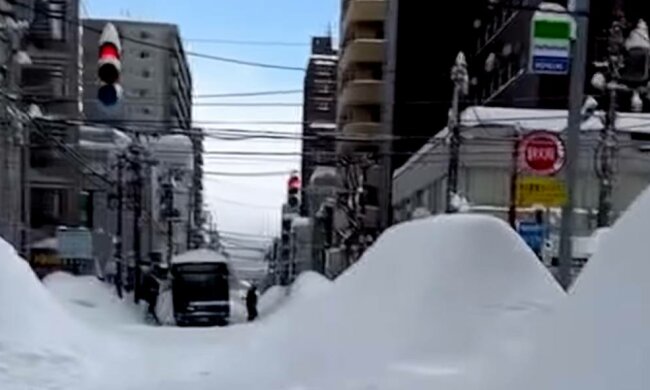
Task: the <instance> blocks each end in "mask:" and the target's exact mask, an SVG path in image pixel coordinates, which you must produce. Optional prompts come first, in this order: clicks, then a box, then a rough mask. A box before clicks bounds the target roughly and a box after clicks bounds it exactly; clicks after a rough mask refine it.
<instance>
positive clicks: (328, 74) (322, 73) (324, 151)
mask: <svg viewBox="0 0 650 390" xmlns="http://www.w3.org/2000/svg"><path fill="white" fill-rule="evenodd" d="M337 63H338V55H337V52H336V50H335V49H334V48H333V47H332V38H331V37H314V38H312V44H311V56H310V57H309V64H308V65H307V71H306V73H305V82H304V87H303V91H304V97H303V99H304V103H303V115H302V117H303V124H302V126H303V127H302V135H303V141H302V169H301V177H302V181H303V193H304V188H305V187H306V184H307V183H308V182H309V180H310V178H311V175H312V173H313V172H314V169H315V168H316V166H318V165H327V166H335V165H336V159H335V155H334V153H335V151H336V145H335V141H334V137H335V129H336V75H337ZM308 202H309V199H307V197H304V199H303V207H304V210H307V207H308V206H307V204H306V203H308Z"/></svg>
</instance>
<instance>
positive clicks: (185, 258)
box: [172, 249, 228, 264]
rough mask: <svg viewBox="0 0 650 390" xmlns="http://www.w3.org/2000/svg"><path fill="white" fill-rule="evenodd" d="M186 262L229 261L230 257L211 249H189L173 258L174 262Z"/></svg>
mask: <svg viewBox="0 0 650 390" xmlns="http://www.w3.org/2000/svg"><path fill="white" fill-rule="evenodd" d="M184 263H228V258H227V257H226V256H224V255H223V254H222V253H220V252H217V251H213V250H210V249H196V250H193V251H187V252H185V253H182V254H180V255H177V256H174V257H173V258H172V264H184Z"/></svg>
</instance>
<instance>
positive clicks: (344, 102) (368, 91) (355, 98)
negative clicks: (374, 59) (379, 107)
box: [339, 79, 383, 112]
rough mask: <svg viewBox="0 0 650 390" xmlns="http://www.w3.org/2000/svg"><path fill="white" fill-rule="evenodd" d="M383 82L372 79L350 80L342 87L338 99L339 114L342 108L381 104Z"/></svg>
mask: <svg viewBox="0 0 650 390" xmlns="http://www.w3.org/2000/svg"><path fill="white" fill-rule="evenodd" d="M382 90H383V81H381V80H373V79H356V80H350V81H348V82H347V83H346V84H345V85H344V86H343V93H342V94H341V97H340V99H339V112H340V111H341V108H342V107H345V106H351V105H372V104H381V102H382V97H383V91H382Z"/></svg>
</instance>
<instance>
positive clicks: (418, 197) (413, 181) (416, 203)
mask: <svg viewBox="0 0 650 390" xmlns="http://www.w3.org/2000/svg"><path fill="white" fill-rule="evenodd" d="M566 118H567V111H566V110H539V109H512V108H496V107H483V106H477V107H469V108H468V109H466V110H465V111H464V113H463V115H462V120H463V123H464V124H465V126H464V127H463V134H466V135H467V137H465V138H464V139H463V142H462V144H461V150H460V156H461V159H462V162H463V164H462V167H461V169H460V172H459V179H460V180H459V193H460V194H462V195H463V196H464V197H465V198H466V200H467V204H468V207H469V210H470V211H472V212H481V213H487V214H491V215H494V216H496V217H498V218H501V219H504V220H507V217H508V208H509V206H510V201H511V199H510V182H511V178H512V173H513V157H512V156H513V148H514V147H515V139H516V135H517V134H518V133H520V132H521V133H522V134H525V133H527V132H530V131H535V130H539V129H546V130H548V131H552V132H557V133H559V134H561V135H562V132H563V129H565V128H566V121H567V120H566ZM645 118H649V116H648V115H646V114H623V113H622V114H620V117H619V124H620V128H621V130H619V131H617V139H618V142H619V143H620V145H619V147H618V149H617V154H616V159H617V160H616V162H615V165H616V167H617V170H616V171H617V173H616V175H615V178H614V181H615V183H616V184H615V186H614V193H613V205H614V207H613V209H614V216H613V217H617V216H618V215H620V213H621V212H623V211H624V210H625V209H626V208H627V207H628V206H629V204H630V203H631V202H632V201H633V200H634V199H635V198H636V197H637V196H638V195H639V194H640V192H641V191H643V190H644V189H645V188H646V187H647V186H648V184H650V176H649V175H648V172H647V168H646V167H647V164H648V162H650V155H648V153H647V150H648V136H647V134H648V131H650V126H649V125H648V123H650V122H646V119H645ZM602 126H603V124H602V122H601V120H600V118H597V117H592V118H590V119H589V120H588V121H586V122H584V123H583V125H582V130H583V131H582V134H581V148H580V156H579V163H578V166H579V170H580V171H579V174H578V177H579V180H578V182H577V189H576V203H575V207H576V210H575V212H576V227H575V229H574V235H577V236H588V235H590V233H591V232H593V230H594V229H596V212H597V207H598V186H599V179H598V176H597V175H596V172H595V169H594V164H593V162H594V160H595V158H596V153H597V145H598V137H599V134H598V133H599V131H600V130H601V129H602ZM447 134H448V131H447V129H443V130H442V131H441V132H439V133H438V135H436V136H434V137H433V138H432V139H431V140H430V142H429V143H427V144H426V145H425V146H423V147H422V148H421V149H420V150H419V151H418V152H417V153H415V154H414V155H413V156H412V157H411V158H410V159H409V160H408V161H407V162H406V163H405V164H404V165H403V166H402V167H400V168H399V169H397V170H396V171H395V173H394V176H393V179H394V180H393V194H394V197H393V210H394V215H395V220H396V221H397V222H401V221H406V220H409V219H412V218H413V217H414V215H413V212H414V211H415V210H417V209H420V208H423V209H426V210H428V211H429V212H431V213H432V214H441V213H444V212H445V207H446V205H445V193H446V185H447V183H446V175H447V166H448V160H447V158H446V156H447V155H448V153H449V152H448V144H447V143H446V142H445V138H446V136H447ZM486 140H489V141H486ZM518 175H519V177H521V176H525V175H526V172H523V171H521V172H520V173H519V174H518ZM551 209H552V208H551ZM519 211H520V212H521V213H523V214H524V215H525V213H527V212H530V210H527V209H526V208H520V210H519ZM556 211H559V210H556ZM558 221H559V218H558Z"/></svg>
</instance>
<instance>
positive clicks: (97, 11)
mask: <svg viewBox="0 0 650 390" xmlns="http://www.w3.org/2000/svg"><path fill="white" fill-rule="evenodd" d="M82 2H83V3H84V4H83V7H82V12H81V15H82V17H88V16H89V17H94V18H115V19H129V20H141V21H158V22H169V23H175V24H178V25H179V27H180V30H181V34H182V37H183V38H184V39H185V41H184V42H185V45H186V46H185V47H186V50H188V51H194V52H200V53H206V54H213V55H217V56H223V57H232V58H238V59H243V60H248V61H258V62H265V63H273V64H280V65H288V66H294V67H304V66H305V65H306V63H307V59H308V56H309V40H310V37H311V36H315V35H324V34H325V33H326V32H327V30H328V26H332V29H333V31H337V28H338V27H337V24H336V23H337V21H338V17H339V15H338V12H339V4H340V0H274V1H270V0H187V1H184V2H180V1H173V0H110V1H107V0H82ZM190 4H191V7H189V6H187V5H190ZM193 39H220V40H235V41H242V40H243V41H274V42H278V41H279V42H297V43H304V45H298V46H257V45H235V44H223V43H207V42H198V41H194V40H193ZM190 62H191V68H192V75H193V79H194V93H195V94H210V93H231V92H246V91H266V90H286V89H301V88H302V83H303V73H302V72H296V71H283V70H271V69H262V68H253V67H246V66H241V65H233V64H226V63H221V62H217V61H211V60H206V59H200V58H190ZM203 101H205V100H203ZM215 101H216V100H215ZM218 101H219V102H241V101H245V102H256V101H258V102H262V101H266V102H298V103H300V102H301V101H302V96H301V95H300V94H295V95H280V96H267V97H260V98H254V99H253V98H233V99H228V100H224V99H220V100H218ZM194 120H195V121H196V122H197V125H199V126H200V125H201V123H200V122H201V121H283V122H284V121H291V122H299V121H301V120H302V114H301V108H300V107H280V108H278V107H275V108H273V107H266V108H259V107H256V108H251V107H195V109H194ZM206 126H210V127H213V128H214V127H236V128H245V129H262V130H269V131H281V132H289V131H291V132H295V133H299V132H300V126H299V125H298V124H295V125H263V126H262V125H249V124H238V125H214V124H210V125H206ZM299 149H300V143H299V141H296V140H282V141H278V140H257V141H236V142H235V141H218V140H214V139H213V140H209V141H207V142H206V150H219V151H221V150H231V151H252V150H255V151H263V152H266V151H292V152H293V151H298V150H299ZM298 167H299V157H298V156H296V157H287V156H283V157H275V158H271V157H268V156H267V157H236V158H233V157H227V158H225V157H218V158H217V157H214V156H210V157H206V171H219V172H224V171H225V172H259V171H289V170H291V169H296V168H298ZM285 182H286V177H281V176H277V177H262V178H259V177H232V176H230V177H218V176H217V177H215V176H206V180H205V188H206V194H205V198H206V202H207V203H208V205H209V207H210V209H211V210H212V211H213V213H214V216H215V217H216V219H217V222H218V224H219V229H220V230H224V231H234V232H245V233H252V234H264V235H270V234H276V233H277V232H278V230H279V226H280V205H281V204H282V202H283V201H284V197H285ZM250 205H252V206H250Z"/></svg>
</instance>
